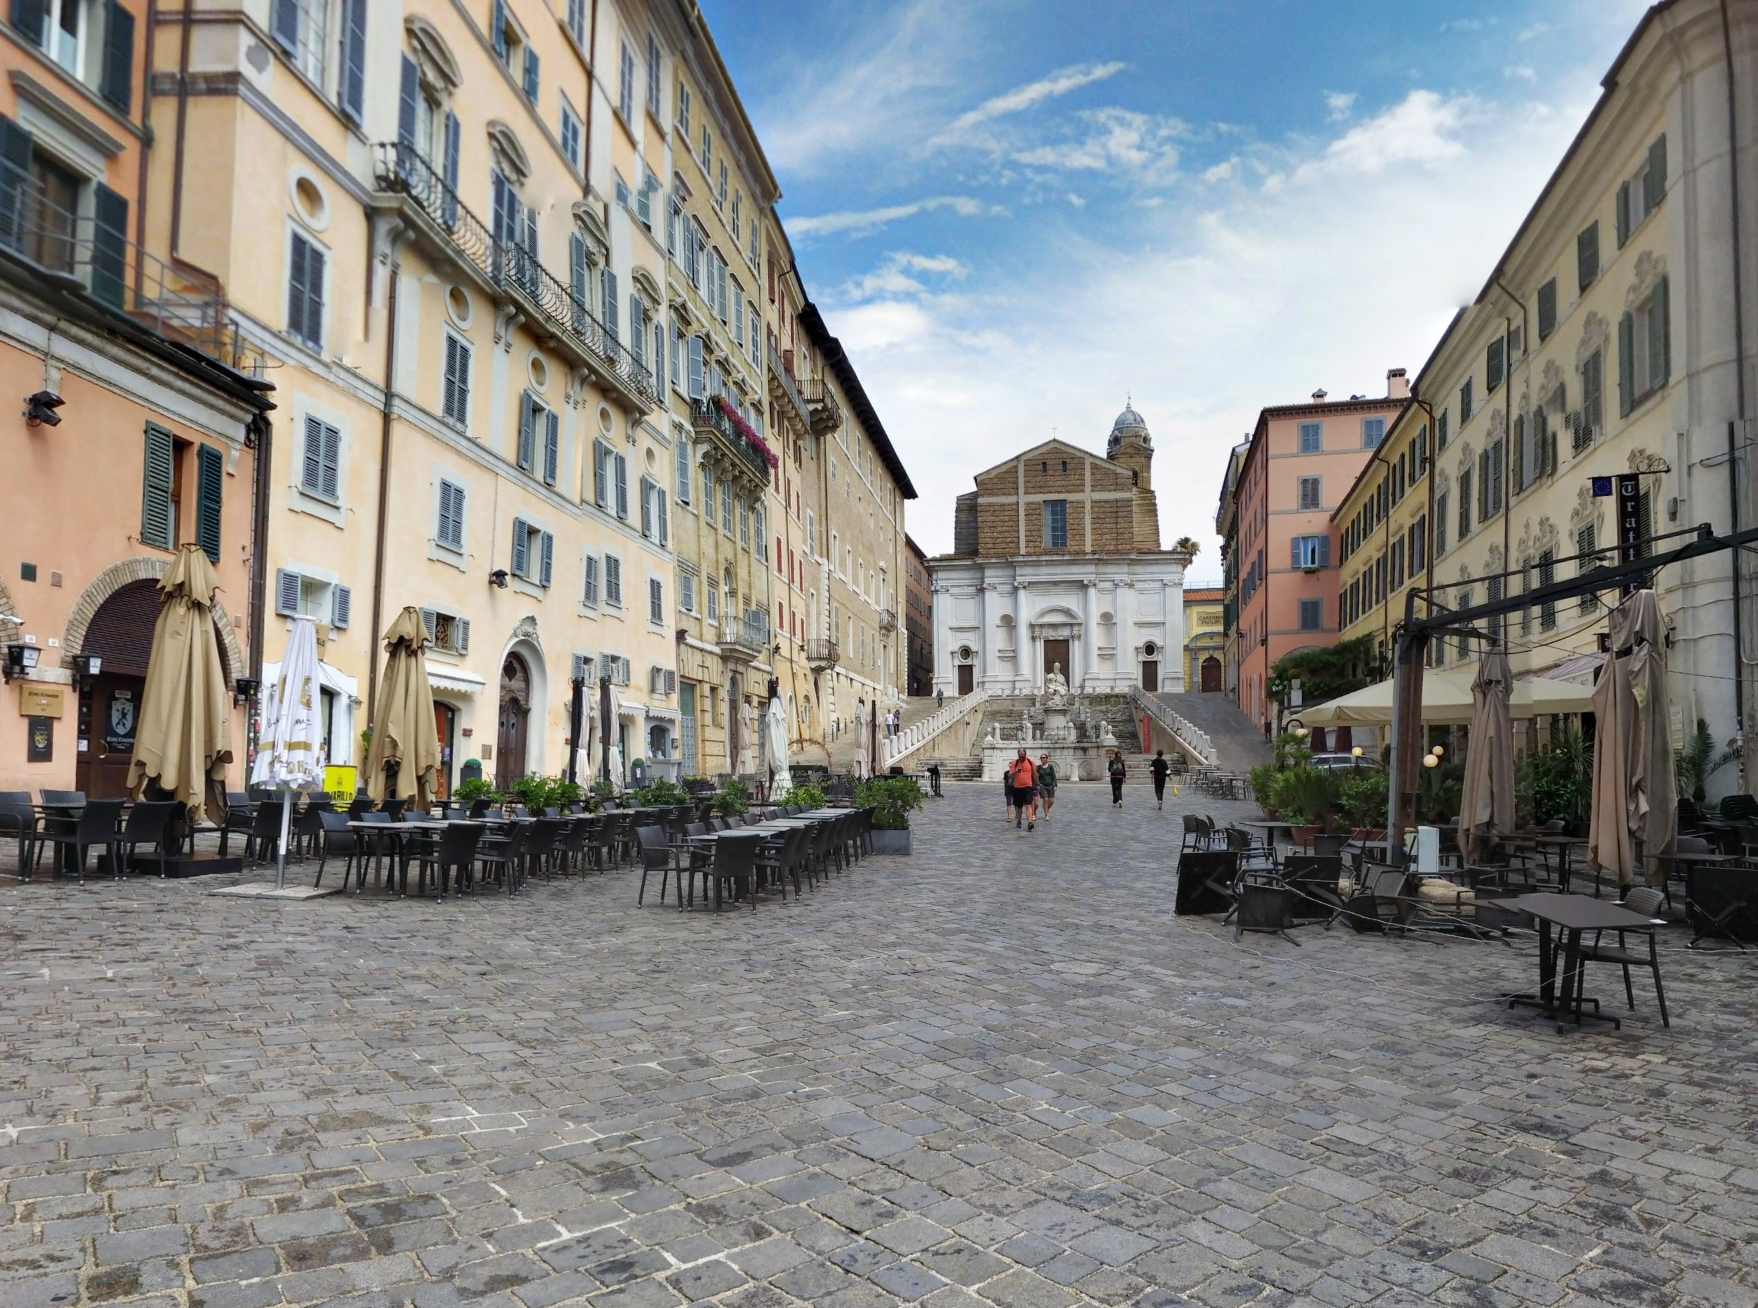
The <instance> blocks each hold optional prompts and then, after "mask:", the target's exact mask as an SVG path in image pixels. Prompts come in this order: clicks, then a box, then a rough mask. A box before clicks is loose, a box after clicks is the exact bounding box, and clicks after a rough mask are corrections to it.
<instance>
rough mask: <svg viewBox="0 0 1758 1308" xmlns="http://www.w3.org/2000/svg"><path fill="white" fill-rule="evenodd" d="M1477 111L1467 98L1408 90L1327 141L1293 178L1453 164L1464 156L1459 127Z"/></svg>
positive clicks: (1471, 100)
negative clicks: (1317, 157) (1328, 173)
mask: <svg viewBox="0 0 1758 1308" xmlns="http://www.w3.org/2000/svg"><path fill="white" fill-rule="evenodd" d="M1476 112H1477V102H1476V101H1475V100H1473V99H1472V98H1471V97H1469V96H1454V97H1452V98H1449V99H1443V98H1442V97H1441V96H1439V95H1437V94H1436V93H1435V92H1433V91H1423V90H1417V91H1412V92H1411V93H1410V94H1409V95H1407V96H1405V97H1404V98H1403V99H1402V100H1400V101H1399V102H1398V103H1397V104H1395V105H1393V106H1392V107H1391V108H1389V109H1387V110H1385V111H1384V112H1382V113H1379V114H1376V115H1374V116H1373V117H1372V118H1369V119H1367V120H1366V121H1365V122H1362V123H1360V124H1358V125H1357V126H1355V127H1352V128H1350V129H1349V130H1348V131H1347V132H1345V133H1344V134H1343V135H1342V136H1340V137H1338V138H1337V139H1336V140H1335V141H1332V142H1331V144H1330V145H1329V146H1328V147H1327V148H1326V149H1325V152H1324V155H1323V157H1322V158H1320V159H1316V160H1312V161H1309V162H1307V163H1305V164H1302V165H1301V166H1300V168H1299V169H1298V171H1297V172H1296V174H1295V176H1296V178H1298V179H1302V180H1304V179H1308V178H1311V177H1314V176H1316V175H1318V174H1319V173H1325V172H1337V173H1378V172H1383V171H1384V170H1385V169H1387V168H1393V167H1398V166H1401V165H1406V164H1427V165H1433V164H1438V163H1443V162H1445V161H1447V160H1451V159H1457V158H1458V157H1459V156H1460V155H1462V154H1464V153H1465V146H1464V144H1463V143H1462V142H1461V141H1460V140H1459V138H1458V131H1459V128H1460V127H1461V126H1463V125H1464V123H1465V122H1466V120H1467V118H1469V117H1471V116H1472V115H1474V114H1475V113H1476Z"/></svg>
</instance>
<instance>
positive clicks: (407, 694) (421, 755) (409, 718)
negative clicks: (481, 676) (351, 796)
mask: <svg viewBox="0 0 1758 1308" xmlns="http://www.w3.org/2000/svg"><path fill="white" fill-rule="evenodd" d="M426 646H427V629H426V628H425V627H424V626H422V623H421V610H420V609H417V608H414V607H409V608H405V609H404V610H403V611H402V612H401V613H399V614H398V615H397V619H396V621H395V622H393V623H391V626H390V630H389V631H387V632H385V656H386V657H385V672H384V676H383V677H382V678H381V679H380V681H379V692H378V704H377V705H376V706H375V711H374V713H373V715H372V746H371V748H370V749H368V750H367V751H366V793H367V794H369V795H371V796H372V797H373V798H374V799H376V800H381V801H382V800H384V799H387V798H389V797H390V794H391V782H390V777H389V772H390V769H391V768H392V767H395V768H396V771H397V782H396V789H397V794H398V795H399V796H401V797H403V798H406V799H408V800H409V801H410V807H411V808H413V809H417V810H421V811H425V810H426V809H427V807H428V806H429V805H430V804H432V803H433V794H434V791H435V789H436V788H437V786H438V783H439V766H440V747H439V729H438V727H437V726H436V725H435V724H434V719H433V687H432V686H431V685H430V684H429V683H428V680H427V659H426V657H425V656H424V655H423V654H422V652H421V651H422V650H423V649H424V648H426Z"/></svg>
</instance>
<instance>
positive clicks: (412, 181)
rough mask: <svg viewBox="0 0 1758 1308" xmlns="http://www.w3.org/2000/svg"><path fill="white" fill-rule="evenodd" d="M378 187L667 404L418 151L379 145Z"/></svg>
mask: <svg viewBox="0 0 1758 1308" xmlns="http://www.w3.org/2000/svg"><path fill="white" fill-rule="evenodd" d="M378 185H379V188H380V189H381V190H385V191H392V192H395V193H397V194H399V195H404V196H407V197H408V198H409V199H410V200H411V201H413V202H414V204H415V206H416V207H417V208H418V209H420V210H421V212H422V213H423V214H424V215H425V216H426V217H427V219H428V221H430V222H431V223H433V224H434V226H436V227H437V228H439V230H440V231H441V232H442V233H443V234H444V235H445V237H446V238H447V240H449V241H450V242H451V244H452V245H453V246H454V247H455V248H456V249H457V250H458V251H459V252H460V253H461V254H463V256H464V257H465V258H466V259H468V260H469V261H470V263H471V264H472V265H474V266H475V268H476V269H477V271H478V272H480V273H482V275H483V276H484V277H486V278H487V279H488V281H489V283H490V284H491V285H493V286H495V287H498V288H500V289H503V290H505V291H507V292H509V293H511V294H514V295H516V296H517V297H519V298H520V299H521V300H523V301H524V302H525V305H526V307H527V308H529V309H531V310H533V311H534V316H535V317H536V318H537V319H539V320H541V322H542V323H543V324H544V325H546V326H547V327H548V328H549V329H550V330H551V331H552V332H553V333H554V334H555V335H556V336H557V337H558V338H560V339H562V340H564V341H566V342H567V343H569V344H570V345H572V346H573V348H574V349H575V350H576V351H577V352H579V353H580V354H581V355H582V356H583V357H585V358H586V359H587V360H588V362H589V363H590V364H592V365H593V366H594V367H595V368H596V369H597V370H598V371H600V372H602V373H604V374H606V375H608V376H610V377H612V378H614V379H615V380H616V381H617V382H618V383H619V384H620V385H621V386H622V388H623V389H624V390H625V391H627V392H628V393H629V394H630V395H631V396H632V397H634V398H635V399H636V400H638V401H639V402H641V403H643V404H645V405H647V406H648V407H650V408H651V407H653V406H655V405H657V404H658V403H659V397H658V395H657V393H656V392H655V390H654V384H653V373H652V372H651V371H650V370H649V369H648V367H647V365H646V364H644V363H642V362H641V361H640V360H639V359H637V358H636V357H635V356H634V354H633V353H632V352H631V351H630V350H629V348H628V346H626V345H624V344H623V343H622V341H621V340H619V339H618V337H617V335H616V333H614V332H612V331H610V330H609V329H607V328H606V327H605V325H604V323H603V322H602V321H600V320H599V318H598V317H597V316H596V315H595V314H594V313H593V312H592V310H591V309H590V308H588V307H587V306H586V304H585V303H584V302H583V301H582V300H581V299H580V297H578V296H576V295H575V294H574V293H573V291H572V290H570V289H569V288H568V287H567V286H566V285H565V284H563V283H562V281H561V280H560V279H558V278H557V277H556V276H555V274H553V273H551V272H550V271H549V269H547V268H545V267H544V266H543V264H542V262H541V261H540V260H539V259H538V257H537V256H536V255H535V254H533V253H532V252H531V251H530V250H527V249H526V248H525V247H524V246H523V245H520V244H519V243H518V242H517V241H508V240H503V239H501V238H500V237H498V236H496V235H495V234H494V232H493V231H492V230H491V229H490V228H489V227H488V225H487V224H486V223H484V222H483V221H482V220H481V219H480V218H478V217H477V216H476V215H475V214H474V213H472V212H471V211H470V209H469V207H468V206H467V205H465V204H464V203H463V201H461V200H460V199H459V198H458V194H457V192H456V191H454V190H453V189H452V188H451V187H450V186H448V185H447V184H446V181H445V179H444V178H443V177H441V176H440V174H439V173H438V172H436V171H435V170H434V167H433V165H432V164H431V163H429V162H428V161H427V160H426V159H425V158H424V157H423V156H422V154H421V152H420V151H419V150H417V149H416V148H415V147H414V146H413V145H410V144H409V143H408V142H406V141H386V142H381V143H380V144H379V146H378ZM766 475H767V474H766Z"/></svg>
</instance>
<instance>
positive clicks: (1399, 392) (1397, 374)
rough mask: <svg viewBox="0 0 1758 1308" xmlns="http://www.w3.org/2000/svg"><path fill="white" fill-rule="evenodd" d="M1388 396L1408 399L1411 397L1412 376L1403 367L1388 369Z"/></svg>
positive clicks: (1395, 398) (1392, 398) (1394, 398)
mask: <svg viewBox="0 0 1758 1308" xmlns="http://www.w3.org/2000/svg"><path fill="white" fill-rule="evenodd" d="M1386 398H1387V399H1388V400H1407V399H1409V398H1410V378H1409V377H1408V376H1407V375H1406V374H1405V372H1404V370H1403V369H1402V368H1391V369H1388V370H1387V372H1386Z"/></svg>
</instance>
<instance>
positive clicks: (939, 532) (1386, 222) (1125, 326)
mask: <svg viewBox="0 0 1758 1308" xmlns="http://www.w3.org/2000/svg"><path fill="white" fill-rule="evenodd" d="M1595 89H1596V88H1595V87H1594V85H1593V83H1592V81H1591V79H1588V78H1582V79H1580V80H1579V81H1578V82H1577V83H1576V84H1575V87H1574V95H1573V98H1572V101H1571V103H1570V104H1569V106H1568V110H1567V112H1561V111H1556V110H1550V111H1541V110H1538V109H1534V110H1524V111H1519V112H1515V111H1510V110H1507V109H1504V108H1500V107H1498V106H1495V105H1492V104H1485V103H1482V102H1478V101H1472V100H1468V99H1459V98H1454V99H1445V98H1443V97H1441V96H1439V95H1437V94H1435V93H1433V92H1428V91H1419V92H1415V93H1413V94H1412V95H1410V96H1409V97H1407V98H1406V99H1405V100H1404V101H1403V102H1401V103H1400V104H1399V105H1396V106H1393V107H1392V108H1391V109H1389V110H1386V111H1385V112H1384V113H1381V114H1379V115H1376V116H1375V117H1374V118H1372V119H1369V120H1367V121H1366V122H1362V123H1360V124H1357V125H1355V126H1353V127H1351V128H1350V129H1349V130H1347V131H1345V132H1342V133H1341V134H1340V135H1339V136H1338V137H1337V138H1336V139H1335V140H1334V141H1332V142H1330V143H1329V144H1328V145H1326V146H1322V147H1320V148H1318V149H1317V150H1316V151H1315V152H1313V153H1312V154H1311V156H1310V157H1309V158H1308V159H1307V160H1306V161H1305V162H1306V165H1307V166H1302V165H1301V161H1299V160H1297V159H1283V160H1281V161H1279V166H1278V161H1277V160H1275V159H1273V158H1269V157H1266V158H1263V159H1258V158H1256V157H1255V156H1254V157H1253V158H1252V160H1251V161H1250V163H1251V166H1252V167H1254V168H1260V169H1262V170H1266V171H1267V170H1272V169H1274V170H1275V171H1276V173H1277V174H1279V175H1280V177H1281V178H1282V182H1281V185H1280V186H1279V187H1278V188H1275V189H1272V190H1269V191H1267V192H1266V191H1265V190H1254V189H1247V188H1234V189H1224V190H1220V191H1216V192H1203V193H1201V198H1200V199H1198V198H1197V197H1196V196H1194V195H1188V194H1187V195H1182V196H1181V195H1179V194H1178V193H1176V192H1174V193H1172V194H1173V199H1174V201H1175V202H1174V203H1168V204H1166V205H1164V206H1163V207H1162V208H1159V209H1137V210H1136V212H1137V213H1138V215H1139V221H1138V222H1137V223H1135V224H1134V225H1132V226H1131V228H1130V232H1129V236H1128V238H1127V244H1122V243H1119V242H1112V241H1109V240H1105V241H1101V240H1099V239H1096V238H1094V237H1092V236H1089V235H1084V234H1083V229H1078V228H1076V229H1072V234H1071V229H1070V228H1069V227H1067V226H1066V225H1063V224H1054V225H1049V226H1046V227H1045V228H1043V229H1041V230H1038V231H1035V232H1034V231H1033V230H1031V229H1022V230H1021V231H1018V232H1015V233H1014V234H1013V239H1014V241H1015V242H1016V244H1017V242H1019V241H1020V240H1024V239H1030V238H1033V237H1035V238H1036V240H1037V241H1038V242H1039V244H1038V245H1037V246H1036V247H1035V248H1034V247H1032V246H1029V245H1028V246H1025V247H1023V248H1015V249H1013V250H1012V253H1011V257H1010V258H1009V259H1008V260H1007V261H1006V263H1005V266H1004V267H1003V268H1001V269H1000V270H999V271H997V272H996V273H995V274H993V275H980V274H978V273H975V272H973V273H972V275H971V276H970V277H969V278H968V279H967V280H964V281H961V282H960V284H959V286H958V295H957V296H956V297H936V296H934V295H933V294H932V293H929V294H926V295H924V294H921V293H919V292H910V293H909V294H908V295H907V296H896V295H893V296H883V295H882V296H879V297H876V298H872V299H868V300H866V301H863V302H861V303H851V304H842V305H831V306H829V308H827V310H826V312H827V315H828V316H829V318H830V321H831V328H832V330H833V331H835V332H836V333H837V334H838V336H840V337H841V338H842V340H843V342H844V344H845V345H846V346H847V348H848V350H849V352H850V354H851V356H852V357H853V359H854V362H855V364H856V366H857V367H858V368H859V369H860V372H861V377H862V380H863V382H864V384H865V386H866V389H867V391H868V393H869V394H870V395H871V396H872V397H873V399H874V402H875V404H876V405H877V407H878V410H879V412H880V414H881V415H883V418H884V421H885V425H886V429H887V431H888V432H889V433H890V434H891V437H892V440H893V441H894V442H895V443H896V444H897V446H898V449H899V452H900V454H901V455H902V457H903V460H904V463H905V466H906V467H908V468H909V470H910V472H911V475H912V478H913V480H914V481H915V484H916V487H917V489H918V491H919V492H920V494H921V499H920V500H919V501H918V502H917V503H915V504H912V505H911V506H910V510H909V517H910V531H911V534H912V535H913V536H915V538H916V539H917V540H918V541H920V542H921V543H922V545H923V547H924V548H926V549H928V550H929V551H930V552H931V553H933V552H938V551H943V550H945V549H948V548H950V545H951V535H952V505H953V499H954V497H955V496H957V495H958V494H959V493H960V492H962V491H965V490H968V489H969V488H970V481H969V478H970V477H971V475H972V474H974V473H975V472H977V471H980V470H981V469H982V468H984V467H987V466H989V465H991V464H993V463H995V462H997V461H999V460H1001V459H1003V458H1005V457H1007V456H1008V455H1009V454H1011V453H1013V452H1014V451H1015V450H1017V449H1019V448H1020V447H1021V446H1022V445H1024V444H1025V443H1026V442H1027V439H1028V436H1027V435H1026V434H1028V433H1038V432H1044V431H1047V430H1048V428H1049V427H1050V426H1052V425H1055V426H1058V427H1060V429H1061V431H1062V433H1063V434H1064V435H1066V436H1068V437H1069V438H1070V439H1073V440H1075V441H1077V442H1078V443H1080V444H1083V445H1086V446H1087V447H1089V448H1094V449H1103V442H1104V437H1105V433H1106V432H1107V431H1109V429H1110V424H1111V420H1112V418H1113V417H1114V416H1115V415H1116V413H1117V411H1118V410H1119V409H1121V408H1122V407H1123V403H1124V396H1125V393H1126V392H1129V391H1133V392H1134V400H1135V406H1136V407H1137V408H1138V409H1139V410H1140V411H1141V412H1142V413H1143V414H1144V415H1145V416H1146V418H1147V422H1148V425H1149V427H1150V429H1151V430H1152V432H1153V435H1154V441H1155V446H1156V450H1157V453H1158V457H1157V458H1156V461H1155V469H1154V471H1155V482H1154V484H1155V488H1156V490H1157V491H1158V495H1159V501H1160V518H1161V536H1162V539H1164V540H1167V541H1170V540H1174V539H1176V538H1177V537H1178V536H1181V535H1185V534H1189V535H1192V536H1195V537H1197V538H1198V539H1199V540H1200V541H1201V543H1202V545H1203V548H1204V553H1203V562H1204V565H1208V566H1212V567H1213V568H1214V569H1215V570H1216V571H1218V557H1217V554H1216V547H1215V543H1214V539H1213V536H1212V529H1213V523H1214V515H1215V500H1216V495H1217V492H1218V490H1219V486H1220V478H1221V473H1222V470H1223V467H1224V465H1225V461H1226V457H1227V453H1228V450H1229V449H1230V448H1231V447H1232V445H1233V444H1234V443H1235V442H1237V441H1238V440H1240V439H1241V437H1242V435H1243V434H1244V433H1245V432H1246V431H1247V430H1248V429H1249V428H1250V426H1251V424H1252V422H1253V421H1254V420H1255V418H1256V414H1257V411H1258V409H1259V408H1260V407H1262V406H1264V405H1266V404H1275V403H1284V402H1287V401H1289V400H1292V399H1298V398H1300V397H1303V396H1305V395H1307V394H1309V393H1310V392H1311V391H1313V390H1314V389H1316V388H1318V387H1320V386H1323V387H1324V388H1325V389H1327V390H1329V391H1330V393H1331V394H1333V395H1348V394H1351V393H1355V392H1360V393H1364V394H1370V395H1372V394H1383V393H1384V392H1383V387H1384V385H1385V371H1386V369H1387V368H1390V367H1395V366H1404V367H1408V368H1409V369H1411V371H1412V373H1414V372H1415V370H1416V369H1417V368H1418V367H1420V366H1421V364H1422V361H1423V360H1424V359H1425V358H1426V357H1427V356H1428V353H1429V351H1430V350H1431V349H1432V348H1433V345H1434V343H1435V340H1436V339H1437V337H1438V335H1439V333H1440V332H1441V331H1442V330H1444V328H1445V326H1446V323H1447V321H1448V320H1449V319H1450V318H1451V316H1452V313H1453V310H1454V307H1455V305H1456V304H1457V302H1458V300H1459V298H1460V297H1461V296H1467V295H1469V294H1471V293H1472V292H1474V291H1475V289H1476V287H1477V286H1478V285H1479V284H1481V282H1482V279H1483V277H1484V275H1485V274H1486V272H1487V270H1488V269H1489V267H1490V266H1491V265H1492V264H1493V262H1494V260H1495V259H1496V257H1497V256H1498V255H1499V254H1500V253H1501V250H1502V248H1503V246H1504V245H1505V243H1506V241H1507V239H1508V238H1509V236H1510V235H1511V234H1512V232H1513V230H1514V229H1515V227H1516V226H1517V225H1518V223H1519V220H1520V218H1521V217H1522V215H1523V214H1524V212H1525V210H1526V207H1527V206H1528V205H1529V204H1530V203H1531V201H1532V199H1533V197H1534V196H1535V195H1536V194H1537V192H1538V190H1539V188H1540V186H1542V184H1543V181H1544V179H1545V177H1546V176H1547V175H1548V174H1549V172H1550V171H1551V169H1552V168H1553V167H1554V165H1555V163H1556V160H1557V158H1558V156H1559V155H1560V153H1561V151H1562V150H1563V149H1564V148H1565V146H1566V145H1567V143H1568V139H1569V137H1570V136H1571V134H1572V133H1573V130H1574V127H1575V125H1576V124H1577V123H1579V122H1580V120H1581V118H1582V117H1583V116H1584V114H1585V112H1586V108H1587V106H1588V105H1589V104H1590V103H1591V101H1592V98H1593V94H1594V92H1595ZM1467 122H1468V123H1470V124H1471V125H1472V131H1471V132H1470V133H1469V134H1468V135H1467V134H1464V133H1462V132H1461V131H1460V127H1461V125H1462V124H1465V123H1467ZM1490 162H1493V165H1494V168H1495V172H1496V176H1497V179H1498V182H1497V185H1496V186H1494V187H1483V186H1479V185H1474V184H1473V180H1474V179H1475V178H1477V177H1478V176H1480V174H1481V171H1482V169H1483V167H1484V166H1485V165H1486V163H1490ZM1413 165H1414V166H1413ZM1217 167H1221V165H1217ZM1229 175H1231V174H1229ZM1217 180H1225V178H1218V179H1217ZM1198 205H1201V206H1202V207H1201V208H1198V207H1197V206H1198ZM1144 224H1145V226H1144ZM897 271H899V272H900V273H901V274H902V275H903V276H906V277H908V278H910V279H911V280H912V281H916V282H918V283H920V282H923V281H924V280H925V270H916V269H911V268H908V267H904V266H903V265H901V264H900V265H898V268H897ZM1049 305H1054V306H1056V308H1055V312H1054V313H1046V312H1045V306H1049ZM952 434H956V440H949V439H948V437H949V436H950V435H952ZM1204 570H1205V571H1206V570H1207V569H1206V567H1205V569H1204Z"/></svg>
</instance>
